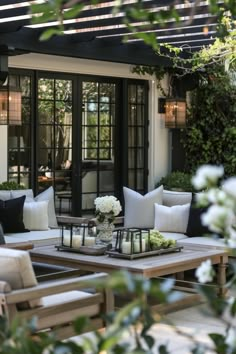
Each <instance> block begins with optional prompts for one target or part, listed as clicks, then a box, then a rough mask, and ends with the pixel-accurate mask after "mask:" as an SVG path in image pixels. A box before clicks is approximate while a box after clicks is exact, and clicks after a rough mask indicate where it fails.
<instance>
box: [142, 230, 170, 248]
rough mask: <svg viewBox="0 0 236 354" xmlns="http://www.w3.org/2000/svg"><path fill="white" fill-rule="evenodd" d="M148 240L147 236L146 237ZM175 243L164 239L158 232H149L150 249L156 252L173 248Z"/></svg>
mask: <svg viewBox="0 0 236 354" xmlns="http://www.w3.org/2000/svg"><path fill="white" fill-rule="evenodd" d="M147 239H148V236H147ZM175 245H176V241H175V240H172V239H166V238H165V237H164V236H163V235H162V234H161V233H160V231H158V230H151V231H150V248H151V250H156V249H160V248H168V247H174V246H175Z"/></svg>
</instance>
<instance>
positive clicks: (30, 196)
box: [11, 189, 34, 202]
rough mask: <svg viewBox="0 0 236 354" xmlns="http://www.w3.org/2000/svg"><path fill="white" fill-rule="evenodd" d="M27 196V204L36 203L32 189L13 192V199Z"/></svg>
mask: <svg viewBox="0 0 236 354" xmlns="http://www.w3.org/2000/svg"><path fill="white" fill-rule="evenodd" d="M23 195H25V196H26V198H25V202H33V201H34V193H33V190H32V189H16V190H12V191H11V199H15V198H19V197H22V196H23Z"/></svg>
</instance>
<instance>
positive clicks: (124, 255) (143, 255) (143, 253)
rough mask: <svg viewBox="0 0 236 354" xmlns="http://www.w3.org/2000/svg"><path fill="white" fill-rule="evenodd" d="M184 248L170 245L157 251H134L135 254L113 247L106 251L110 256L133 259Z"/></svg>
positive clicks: (178, 250)
mask: <svg viewBox="0 0 236 354" xmlns="http://www.w3.org/2000/svg"><path fill="white" fill-rule="evenodd" d="M182 248H183V246H176V247H169V248H160V249H158V250H155V251H147V252H142V253H133V254H126V253H120V252H118V251H116V250H114V249H111V250H108V251H106V254H108V255H109V256H110V257H117V258H124V259H130V260H132V259H137V258H143V257H150V256H159V255H162V254H166V253H172V252H180V251H181V249H182Z"/></svg>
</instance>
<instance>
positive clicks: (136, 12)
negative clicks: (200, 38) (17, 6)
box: [31, 0, 236, 73]
mask: <svg viewBox="0 0 236 354" xmlns="http://www.w3.org/2000/svg"><path fill="white" fill-rule="evenodd" d="M101 2H102V1H100V0H90V1H87V2H83V1H81V0H51V1H47V2H46V3H43V4H33V5H31V13H32V15H33V17H32V23H37V24H38V23H45V22H49V23H50V22H51V21H57V23H58V25H57V26H53V27H51V28H49V29H46V30H45V31H43V33H42V35H41V38H40V39H41V40H48V39H50V38H51V37H52V36H53V35H63V33H64V21H65V20H68V19H72V18H78V17H79V15H80V14H81V12H82V11H83V10H85V8H88V7H89V8H95V7H96V6H99V3H101ZM198 3H199V1H198V0H195V1H194V2H193V3H192V4H191V6H189V5H188V4H186V7H187V8H188V9H189V17H190V20H188V21H187V22H186V24H187V25H188V24H190V22H191V19H192V18H193V16H194V14H195V11H196V7H197V5H198ZM208 4H209V11H210V13H211V14H212V15H215V16H216V17H217V18H218V21H219V22H218V23H219V25H218V28H217V38H216V39H215V41H214V43H213V44H212V45H209V46H206V47H204V48H203V49H202V50H200V51H199V52H196V53H191V52H190V53H189V55H188V56H187V58H186V57H185V55H186V53H187V52H188V51H187V50H186V48H177V47H174V46H171V45H169V44H165V43H164V44H160V43H158V39H157V38H156V35H155V33H153V32H151V30H152V28H153V27H154V26H156V25H157V24H158V25H159V26H164V25H165V23H166V21H168V20H171V21H176V22H179V21H180V18H179V14H178V7H176V6H177V5H178V1H173V3H172V4H171V5H169V6H165V7H163V8H161V9H160V10H159V11H157V12H153V11H150V10H148V9H146V8H145V3H144V2H143V1H139V0H137V1H136V2H134V3H132V4H129V5H127V4H125V3H124V1H122V0H119V1H117V2H116V3H115V5H114V6H113V8H112V14H113V15H116V14H118V13H122V14H124V15H123V23H124V24H125V26H126V27H127V28H128V29H129V34H128V35H125V37H124V40H127V39H129V38H130V37H131V38H138V39H141V40H143V41H144V42H145V43H146V44H147V45H149V46H151V47H152V48H153V50H154V51H155V52H156V53H157V54H158V55H161V56H164V57H167V58H168V59H170V60H171V61H172V63H173V65H174V67H175V68H178V69H180V70H181V71H183V72H184V73H186V72H192V71H196V70H202V69H203V68H204V67H205V66H207V65H210V64H213V63H219V62H222V60H223V61H224V62H225V63H226V68H227V69H228V68H230V67H231V68H235V67H236V50H235V48H236V21H235V20H234V18H235V17H234V16H235V15H236V6H235V1H234V0H225V1H224V3H223V4H220V5H219V4H218V1H217V0H209V2H208ZM137 23H139V25H137ZM203 31H204V33H206V34H207V33H208V31H209V29H208V27H207V25H206V26H205V28H204V29H203ZM182 52H185V55H184V56H183V55H182Z"/></svg>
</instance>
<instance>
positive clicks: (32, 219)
mask: <svg viewBox="0 0 236 354" xmlns="http://www.w3.org/2000/svg"><path fill="white" fill-rule="evenodd" d="M23 221H24V224H25V227H26V229H29V230H31V231H33V230H42V231H43V230H48V201H44V202H32V203H25V204H24V210H23Z"/></svg>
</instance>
